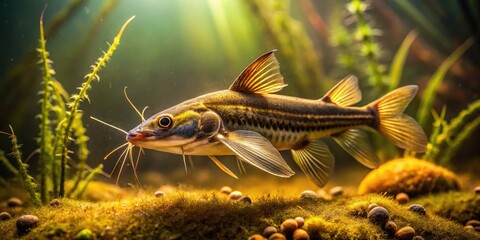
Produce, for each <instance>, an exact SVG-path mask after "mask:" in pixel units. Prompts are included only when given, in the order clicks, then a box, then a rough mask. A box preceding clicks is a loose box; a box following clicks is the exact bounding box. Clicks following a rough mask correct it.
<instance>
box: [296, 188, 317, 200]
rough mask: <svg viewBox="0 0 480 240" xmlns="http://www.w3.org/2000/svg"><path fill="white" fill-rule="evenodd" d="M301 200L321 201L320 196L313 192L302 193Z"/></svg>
mask: <svg viewBox="0 0 480 240" xmlns="http://www.w3.org/2000/svg"><path fill="white" fill-rule="evenodd" d="M300 199H301V200H307V201H309V200H317V199H319V197H318V194H317V193H316V192H314V191H312V190H305V191H303V192H302V193H300Z"/></svg>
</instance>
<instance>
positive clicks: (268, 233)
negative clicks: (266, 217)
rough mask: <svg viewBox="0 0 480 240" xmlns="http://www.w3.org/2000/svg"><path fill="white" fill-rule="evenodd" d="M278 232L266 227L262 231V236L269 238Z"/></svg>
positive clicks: (275, 229)
mask: <svg viewBox="0 0 480 240" xmlns="http://www.w3.org/2000/svg"><path fill="white" fill-rule="evenodd" d="M277 232H278V230H277V228H276V227H274V226H268V227H266V228H265V229H263V236H265V237H266V238H268V237H270V236H271V235H272V234H274V233H277Z"/></svg>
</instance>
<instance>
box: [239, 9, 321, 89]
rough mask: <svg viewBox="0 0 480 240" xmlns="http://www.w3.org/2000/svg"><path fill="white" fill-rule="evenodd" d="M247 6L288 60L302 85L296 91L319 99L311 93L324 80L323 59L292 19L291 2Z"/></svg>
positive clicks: (297, 22) (305, 33)
mask: <svg viewBox="0 0 480 240" xmlns="http://www.w3.org/2000/svg"><path fill="white" fill-rule="evenodd" d="M247 3H248V6H249V7H250V8H251V10H252V12H253V13H254V16H255V17H258V19H259V21H260V22H261V24H262V25H263V27H264V28H265V30H266V32H267V33H268V35H267V37H269V38H270V39H271V40H272V41H273V42H274V43H275V44H276V45H277V46H278V48H280V49H281V51H280V52H281V54H282V55H283V56H285V58H286V59H287V60H288V62H289V64H290V67H291V69H292V71H293V72H294V74H295V76H296V81H297V82H298V84H299V85H298V86H295V87H296V88H297V90H299V91H300V92H302V93H307V94H312V95H313V94H315V95H317V94H318V93H317V90H315V92H313V91H312V89H317V88H316V87H317V86H318V84H319V80H320V79H324V71H323V68H322V65H321V64H320V57H319V55H318V54H317V53H316V51H315V49H314V47H313V42H312V40H311V38H310V37H309V36H308V34H307V32H306V30H305V29H304V28H303V25H302V24H301V23H300V22H299V21H298V20H296V19H294V18H293V17H292V16H291V13H290V9H289V5H290V1H288V0H282V1H275V0H267V1H264V0H249V1H247ZM320 87H321V88H323V89H327V87H326V86H320Z"/></svg>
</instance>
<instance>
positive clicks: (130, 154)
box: [128, 145, 142, 188]
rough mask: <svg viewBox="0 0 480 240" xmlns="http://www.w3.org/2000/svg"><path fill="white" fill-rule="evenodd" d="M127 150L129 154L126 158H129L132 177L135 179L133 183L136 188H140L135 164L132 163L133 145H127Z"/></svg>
mask: <svg viewBox="0 0 480 240" xmlns="http://www.w3.org/2000/svg"><path fill="white" fill-rule="evenodd" d="M128 148H129V149H130V151H129V153H128V156H129V159H130V164H131V165H132V170H133V176H134V178H135V183H136V184H137V186H139V187H140V188H142V185H141V184H140V179H139V178H138V175H137V169H136V167H135V166H136V164H134V163H133V153H132V152H133V150H132V148H133V145H128Z"/></svg>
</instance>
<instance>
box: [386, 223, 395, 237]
mask: <svg viewBox="0 0 480 240" xmlns="http://www.w3.org/2000/svg"><path fill="white" fill-rule="evenodd" d="M385 232H387V233H388V235H390V236H394V235H395V233H396V232H397V224H395V223H394V222H392V221H388V222H387V223H386V224H385Z"/></svg>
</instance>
